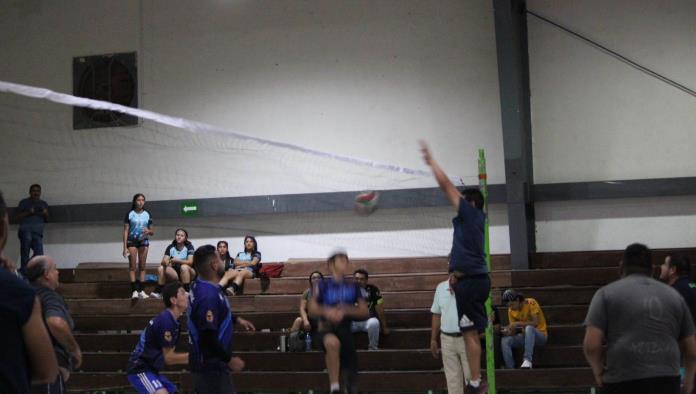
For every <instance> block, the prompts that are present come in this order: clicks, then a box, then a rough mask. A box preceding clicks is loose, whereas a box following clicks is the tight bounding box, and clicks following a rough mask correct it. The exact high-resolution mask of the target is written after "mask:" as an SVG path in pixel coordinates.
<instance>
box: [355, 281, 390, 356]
mask: <svg viewBox="0 0 696 394" xmlns="http://www.w3.org/2000/svg"><path fill="white" fill-rule="evenodd" d="M368 276H369V274H368V273H367V271H366V270H364V269H362V268H360V269H358V270H356V271H355V272H354V273H353V279H354V280H355V283H357V284H358V285H360V288H361V289H362V293H363V297H364V298H365V300H367V308H368V309H369V311H370V318H369V319H367V320H362V321H354V322H353V323H352V325H351V329H352V330H353V332H358V331H363V332H367V337H368V339H369V342H368V346H367V348H368V349H369V350H377V349H378V345H379V331H380V327H381V329H382V332H383V333H384V335H389V327H388V326H387V318H386V316H384V298H382V293H381V292H380V291H379V288H378V287H377V286H374V285H371V284H368V283H367V278H368Z"/></svg>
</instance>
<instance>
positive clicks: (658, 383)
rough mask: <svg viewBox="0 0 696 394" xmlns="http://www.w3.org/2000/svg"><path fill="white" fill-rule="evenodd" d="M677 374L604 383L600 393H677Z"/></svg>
mask: <svg viewBox="0 0 696 394" xmlns="http://www.w3.org/2000/svg"><path fill="white" fill-rule="evenodd" d="M680 386H681V382H680V378H679V376H658V377H655V378H646V379H636V380H627V381H624V382H618V383H604V385H603V386H602V389H601V390H600V393H602V394H677V393H679V391H680Z"/></svg>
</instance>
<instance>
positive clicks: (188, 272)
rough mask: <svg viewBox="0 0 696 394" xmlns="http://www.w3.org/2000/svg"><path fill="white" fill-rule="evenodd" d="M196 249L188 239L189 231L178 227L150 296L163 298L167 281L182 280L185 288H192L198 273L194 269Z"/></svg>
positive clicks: (187, 289) (165, 253) (163, 258)
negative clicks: (192, 282)
mask: <svg viewBox="0 0 696 394" xmlns="http://www.w3.org/2000/svg"><path fill="white" fill-rule="evenodd" d="M194 250H195V249H194V247H193V244H192V243H191V242H190V241H189V240H188V232H187V231H186V230H184V229H183V228H178V229H176V231H175V232H174V240H173V241H172V243H171V244H169V245H168V246H167V247H166V248H165V249H164V257H162V264H161V265H160V266H159V267H157V287H156V288H155V291H154V292H152V293H151V294H150V297H153V298H162V287H164V284H165V283H166V282H167V281H173V280H178V281H181V283H182V285H183V286H184V290H186V292H188V291H189V290H190V286H191V281H192V280H193V278H194V277H195V275H196V271H195V270H194V269H193V252H194Z"/></svg>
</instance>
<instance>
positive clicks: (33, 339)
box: [0, 192, 58, 393]
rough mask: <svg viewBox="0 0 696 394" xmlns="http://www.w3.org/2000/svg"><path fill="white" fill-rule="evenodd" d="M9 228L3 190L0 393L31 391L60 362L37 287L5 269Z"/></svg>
mask: <svg viewBox="0 0 696 394" xmlns="http://www.w3.org/2000/svg"><path fill="white" fill-rule="evenodd" d="M8 227H9V226H8V219H7V205H5V200H4V199H3V197H2V193H1V192H0V322H1V323H0V349H2V351H0V393H28V392H29V385H30V383H31V381H32V379H33V380H34V381H35V382H36V383H49V382H53V381H54V380H55V379H56V377H57V376H58V365H57V363H56V356H55V354H54V353H53V352H52V351H51V350H52V347H51V339H50V338H49V337H48V333H47V332H46V327H45V326H44V324H43V319H42V317H41V304H40V303H39V300H38V299H37V298H36V294H35V291H34V289H33V288H32V287H31V286H29V285H28V284H27V283H26V282H24V281H22V280H21V279H19V278H17V276H16V275H14V274H13V273H10V272H9V271H8V270H7V269H6V265H7V263H6V260H5V258H4V256H3V255H2V251H3V249H4V248H5V243H6V242H7V232H8Z"/></svg>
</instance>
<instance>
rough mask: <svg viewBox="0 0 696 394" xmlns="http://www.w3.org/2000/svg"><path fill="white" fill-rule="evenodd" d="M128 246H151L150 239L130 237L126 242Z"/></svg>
mask: <svg viewBox="0 0 696 394" xmlns="http://www.w3.org/2000/svg"><path fill="white" fill-rule="evenodd" d="M126 246H127V247H129V248H147V247H148V246H150V240H149V239H139V240H135V239H129V240H128V242H126Z"/></svg>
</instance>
